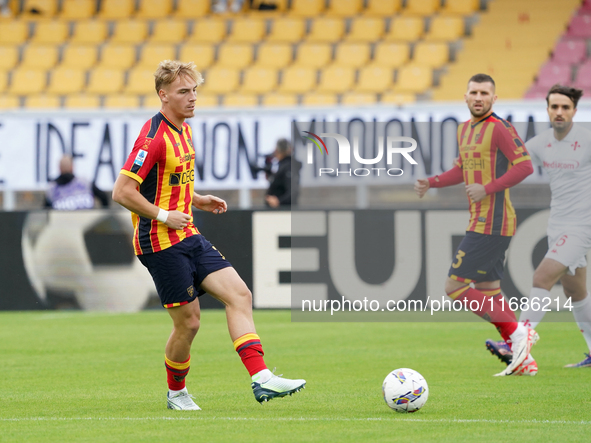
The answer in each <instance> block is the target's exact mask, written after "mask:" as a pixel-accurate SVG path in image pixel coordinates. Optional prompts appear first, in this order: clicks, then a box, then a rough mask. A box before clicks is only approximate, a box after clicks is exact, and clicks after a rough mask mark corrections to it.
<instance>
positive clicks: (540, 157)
mask: <svg viewBox="0 0 591 443" xmlns="http://www.w3.org/2000/svg"><path fill="white" fill-rule="evenodd" d="M582 95H583V91H581V90H579V89H575V88H571V87H568V86H561V85H554V86H553V87H552V88H551V89H550V91H549V92H548V95H547V97H546V102H547V103H548V116H549V117H550V123H551V125H552V127H551V128H549V129H548V130H546V131H544V132H542V133H541V134H539V135H537V136H536V137H534V138H532V139H531V140H529V141H528V142H526V144H525V146H526V148H527V151H528V152H529V153H530V155H531V158H532V162H533V163H534V164H536V165H538V166H541V167H542V168H543V169H544V171H545V172H546V174H547V175H548V177H549V178H550V190H551V191H552V201H551V203H550V219H549V220H548V230H547V234H548V253H547V254H546V256H545V257H544V259H543V260H542V262H541V263H540V264H539V266H538V267H537V269H536V271H535V273H534V279H533V287H532V289H531V292H530V294H529V300H530V307H529V309H526V310H523V311H521V315H520V316H519V321H520V322H521V323H523V324H524V325H525V326H528V327H530V328H535V327H536V326H537V325H538V323H540V321H541V320H542V318H543V317H544V314H545V311H543V310H542V309H541V307H542V306H544V302H543V300H544V299H545V300H550V299H551V296H550V290H551V289H552V287H553V286H554V285H555V284H556V283H557V282H558V281H559V280H560V282H561V283H562V287H563V289H564V294H565V295H566V297H567V298H570V300H571V303H572V312H573V315H574V317H575V321H576V322H577V325H578V326H579V329H580V330H581V332H582V333H583V337H584V338H585V341H586V342H587V346H588V347H589V349H590V352H589V354H585V355H586V358H585V359H584V360H583V361H581V362H579V363H574V364H569V365H566V366H565V367H566V368H582V367H591V296H589V294H588V292H587V260H586V255H587V253H588V252H589V250H590V249H591V131H589V130H588V129H587V128H585V127H583V126H582V125H581V124H574V123H573V117H574V115H575V114H576V112H577V103H578V101H579V99H580V98H581V96H582ZM536 298H537V302H538V305H536V304H533V306H534V307H536V308H538V306H540V307H539V308H538V309H532V308H531V306H532V304H531V302H532V301H533V300H535V299H536ZM486 347H487V348H488V349H489V351H490V352H491V353H493V354H494V355H496V356H497V357H499V358H500V359H501V360H502V361H504V362H505V363H507V362H508V361H509V362H510V361H511V357H512V355H511V351H510V348H509V346H508V345H507V344H506V343H504V342H494V341H492V340H487V342H486ZM535 372H537V368H536V371H535ZM526 375H535V373H532V374H526Z"/></svg>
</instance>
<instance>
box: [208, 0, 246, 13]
mask: <svg viewBox="0 0 591 443" xmlns="http://www.w3.org/2000/svg"><path fill="white" fill-rule="evenodd" d="M212 3H213V4H212V6H211V9H212V11H213V12H216V13H218V14H223V13H224V12H228V0H213V2H212ZM243 4H244V0H233V1H232V6H230V9H231V11H232V12H234V13H236V12H240V11H242V5H243Z"/></svg>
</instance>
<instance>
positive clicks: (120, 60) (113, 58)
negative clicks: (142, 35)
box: [99, 43, 136, 69]
mask: <svg viewBox="0 0 591 443" xmlns="http://www.w3.org/2000/svg"><path fill="white" fill-rule="evenodd" d="M135 60H136V48H135V46H134V45H130V44H119V43H109V44H106V45H104V46H103V49H102V50H101V59H100V62H99V66H100V67H103V68H117V69H128V68H130V67H131V66H133V65H134V64H135Z"/></svg>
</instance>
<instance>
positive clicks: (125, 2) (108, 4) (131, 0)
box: [98, 0, 135, 20]
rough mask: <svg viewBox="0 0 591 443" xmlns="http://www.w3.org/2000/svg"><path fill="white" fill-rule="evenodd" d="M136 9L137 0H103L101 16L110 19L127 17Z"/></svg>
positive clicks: (99, 14) (99, 15)
mask: <svg viewBox="0 0 591 443" xmlns="http://www.w3.org/2000/svg"><path fill="white" fill-rule="evenodd" d="M134 9H135V0H101V9H100V11H99V13H98V17H99V18H104V19H108V20H114V19H115V20H121V19H127V18H129V17H131V16H132V14H133V12H134Z"/></svg>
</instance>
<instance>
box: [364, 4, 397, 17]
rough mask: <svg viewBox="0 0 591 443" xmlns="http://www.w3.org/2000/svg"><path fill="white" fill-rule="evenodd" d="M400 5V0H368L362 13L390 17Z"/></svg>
mask: <svg viewBox="0 0 591 443" xmlns="http://www.w3.org/2000/svg"><path fill="white" fill-rule="evenodd" d="M401 7H402V0H368V5H367V8H366V9H365V10H364V11H363V13H364V15H368V16H372V17H373V16H375V17H391V16H393V15H396V13H397V12H398V11H400V8H401Z"/></svg>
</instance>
